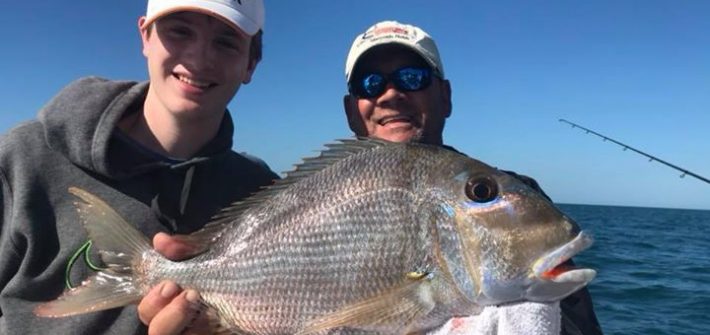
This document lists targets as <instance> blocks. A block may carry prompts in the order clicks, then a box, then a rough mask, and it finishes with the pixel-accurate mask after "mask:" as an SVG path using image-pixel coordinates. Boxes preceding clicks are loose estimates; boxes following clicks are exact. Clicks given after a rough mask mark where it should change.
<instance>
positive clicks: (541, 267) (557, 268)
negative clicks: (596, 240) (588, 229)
mask: <svg viewBox="0 0 710 335" xmlns="http://www.w3.org/2000/svg"><path fill="white" fill-rule="evenodd" d="M592 243H593V239H592V237H591V236H589V234H587V233H585V232H584V231H581V232H580V233H579V234H578V235H577V237H575V238H574V239H573V240H572V241H570V242H568V243H566V244H565V245H563V246H561V247H559V248H557V249H555V250H553V251H552V252H550V253H548V254H546V255H544V256H542V257H540V258H539V259H538V260H537V261H536V262H535V264H534V265H533V268H532V270H533V274H534V275H535V277H537V278H541V279H546V280H552V281H556V282H566V281H580V280H591V278H588V277H590V276H591V277H594V276H595V275H596V271H594V270H592V269H582V268H575V267H573V266H569V265H564V264H563V263H564V262H566V261H567V260H569V259H570V258H572V256H574V255H576V254H578V253H580V252H581V251H582V250H584V249H587V248H589V247H590V246H591V245H592Z"/></svg>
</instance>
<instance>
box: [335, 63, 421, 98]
mask: <svg viewBox="0 0 710 335" xmlns="http://www.w3.org/2000/svg"><path fill="white" fill-rule="evenodd" d="M431 75H432V71H431V69H430V68H428V67H415V66H407V67H403V68H401V69H398V70H396V71H394V72H392V73H390V74H389V75H383V74H381V73H374V72H373V73H364V74H361V75H358V76H356V77H355V78H354V79H353V80H351V81H350V83H349V84H348V91H349V92H350V94H352V95H354V96H357V97H360V98H375V97H378V96H380V95H381V94H382V93H384V91H385V88H386V87H387V83H388V82H392V84H393V85H394V87H396V88H397V89H398V90H400V91H403V92H414V91H419V90H423V89H425V88H427V87H429V85H430V84H431Z"/></svg>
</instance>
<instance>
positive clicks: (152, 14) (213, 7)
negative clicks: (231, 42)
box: [141, 0, 264, 36]
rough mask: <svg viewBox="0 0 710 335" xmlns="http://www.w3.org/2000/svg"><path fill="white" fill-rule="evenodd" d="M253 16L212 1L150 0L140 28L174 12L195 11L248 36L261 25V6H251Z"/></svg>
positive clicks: (262, 13)
mask: <svg viewBox="0 0 710 335" xmlns="http://www.w3.org/2000/svg"><path fill="white" fill-rule="evenodd" d="M253 11H254V13H252V14H253V15H254V16H255V18H254V19H252V18H250V17H247V16H246V15H244V14H243V13H241V12H240V11H238V10H236V9H235V8H233V7H230V6H227V5H224V4H221V3H218V2H212V1H204V0H181V1H152V3H151V4H149V8H148V13H147V15H146V20H145V22H144V23H143V25H142V26H141V28H146V27H148V26H149V25H150V24H152V23H153V22H155V21H156V20H158V19H159V18H161V17H164V16H166V15H169V14H172V13H176V12H197V13H201V14H206V15H210V16H212V17H215V18H217V19H219V20H221V21H223V22H224V23H226V24H227V25H229V26H230V27H232V28H235V29H239V30H241V31H243V32H244V33H246V34H247V35H249V36H253V35H254V34H256V33H257V32H258V31H259V30H260V29H261V26H262V25H263V22H264V19H263V18H264V11H263V7H260V8H259V7H258V6H257V8H253Z"/></svg>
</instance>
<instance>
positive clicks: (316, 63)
mask: <svg viewBox="0 0 710 335" xmlns="http://www.w3.org/2000/svg"><path fill="white" fill-rule="evenodd" d="M144 11H145V2H144V1H134V0H131V1H93V0H92V1H89V0H75V1H57V0H47V1H41V2H37V1H11V2H8V3H6V4H4V6H3V13H4V15H3V20H0V31H1V32H2V33H0V34H1V35H0V36H1V37H2V41H3V43H2V58H1V59H2V62H0V67H1V70H2V73H3V76H4V78H5V80H3V81H2V82H0V132H5V131H6V130H7V129H9V128H10V127H12V126H13V125H15V124H16V123H18V122H21V121H24V120H28V119H31V118H33V117H34V116H35V114H36V113H37V110H38V109H39V108H40V107H41V106H42V105H44V104H45V103H46V102H47V101H48V100H49V99H50V98H51V97H52V96H53V95H54V94H55V93H56V92H57V91H58V90H59V89H60V88H61V87H63V86H64V85H66V84H67V83H69V82H70V81H72V80H74V79H76V78H79V77H82V76H87V75H99V76H103V77H108V78H113V79H132V80H145V79H147V73H146V70H145V62H144V59H143V58H142V55H141V53H140V39H139V36H138V33H137V28H136V22H137V19H138V17H139V16H140V15H142V14H143V13H144ZM709 13H710V1H701V0H697V1H671V0H668V1H653V0H637V1H612V0H609V1H487V2H481V1H463V0H462V1H437V2H434V1H422V0H402V1H386V0H377V1H375V0H373V1H357V2H353V1H325V0H319V1H316V0H305V1H273V0H272V1H267V2H266V27H265V49H264V52H265V56H264V60H263V61H262V63H261V64H260V65H259V67H258V68H257V72H256V74H255V77H254V80H253V82H252V83H251V84H249V85H246V86H243V87H242V89H241V90H240V92H239V93H238V94H237V96H236V98H235V99H234V100H233V101H232V103H231V104H230V110H231V111H232V113H233V115H234V116H235V122H236V133H235V149H236V150H237V151H247V152H249V153H251V154H255V155H257V156H260V157H261V158H263V159H264V160H265V161H267V162H268V163H269V164H270V165H271V167H272V168H273V169H274V170H275V171H285V170H289V169H290V168H291V166H292V165H293V164H295V163H297V162H298V161H299V160H300V158H302V157H304V156H312V155H313V154H315V153H316V150H318V149H320V148H322V145H323V144H324V143H326V142H330V141H332V140H334V139H336V138H343V137H348V136H350V132H349V130H348V128H347V126H346V123H345V119H344V114H343V111H342V95H343V94H344V93H345V83H344V74H343V67H344V62H345V56H346V54H347V51H348V48H349V47H350V43H351V42H352V40H353V38H354V37H355V36H356V35H357V34H359V33H360V32H362V31H364V29H365V28H367V27H368V26H370V25H371V24H373V23H375V22H377V21H380V20H384V19H394V20H398V21H401V22H406V23H413V24H416V25H419V26H420V27H422V28H424V29H425V30H426V31H428V32H429V33H430V34H431V35H432V36H433V37H434V38H435V40H436V41H437V43H438V45H439V49H440V52H441V54H442V58H443V62H444V68H445V71H446V74H447V77H448V79H449V80H450V81H451V83H452V86H453V105H454V111H453V114H452V117H451V118H450V119H449V120H448V123H447V128H446V131H445V134H444V140H445V142H447V143H448V144H450V145H453V146H455V147H456V148H458V149H459V150H461V151H463V152H465V153H467V154H469V155H471V156H473V157H476V158H479V159H481V160H483V161H486V162H488V163H489V164H491V165H494V166H498V167H501V168H504V169H508V170H514V171H516V172H518V173H522V174H526V175H529V176H532V177H534V178H536V179H537V180H538V182H539V183H540V184H541V185H542V187H543V189H544V190H545V191H546V192H547V193H548V194H549V195H550V196H551V197H552V198H553V199H554V200H555V201H557V202H564V203H581V204H611V205H629V206H645V207H672V208H697V209H710V185H708V184H707V183H704V182H702V181H699V180H697V179H694V178H690V177H686V178H682V179H681V178H679V175H680V173H677V172H676V171H675V170H672V169H670V168H668V167H666V166H663V165H661V164H658V163H649V162H648V160H647V159H645V158H643V157H641V156H638V155H636V154H634V153H631V152H628V151H627V152H624V151H622V150H621V149H620V148H619V147H617V146H615V145H612V144H609V143H605V142H602V141H601V140H600V139H598V138H596V137H593V136H590V135H585V134H584V133H583V132H581V131H579V130H576V129H572V128H571V127H569V126H566V125H563V124H561V123H560V122H558V121H557V120H558V119H559V118H564V119H567V120H570V121H572V122H576V123H579V124H581V125H584V126H586V127H588V128H591V129H593V130H596V131H598V132H600V133H603V134H605V135H608V136H610V137H612V138H615V139H617V140H619V141H622V142H625V143H627V144H628V145H631V146H634V147H636V148H638V149H640V150H642V151H646V152H648V153H651V154H654V155H656V156H658V157H660V158H662V159H665V160H667V161H670V162H672V163H674V164H676V165H679V166H681V167H683V168H686V169H688V170H690V171H693V172H695V173H697V174H700V175H702V176H705V177H706V178H710V131H709V130H708V128H710V20H708V15H709Z"/></svg>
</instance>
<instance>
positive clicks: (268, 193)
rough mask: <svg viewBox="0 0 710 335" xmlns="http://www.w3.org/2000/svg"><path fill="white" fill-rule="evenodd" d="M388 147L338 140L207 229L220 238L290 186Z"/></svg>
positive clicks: (373, 141)
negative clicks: (228, 227) (237, 220)
mask: <svg viewBox="0 0 710 335" xmlns="http://www.w3.org/2000/svg"><path fill="white" fill-rule="evenodd" d="M388 144H391V143H390V142H387V141H383V140H377V139H370V138H364V137H358V138H351V139H339V140H336V142H335V143H328V144H326V145H325V147H326V148H327V149H325V150H322V151H321V152H320V154H319V155H318V156H316V157H308V158H304V159H303V162H302V163H300V164H298V165H296V166H295V167H294V168H293V170H291V171H289V172H286V173H285V175H286V177H285V178H284V179H280V180H277V181H275V182H274V184H273V185H270V186H266V187H264V188H263V189H262V190H260V191H259V192H257V193H256V194H254V195H253V196H251V197H249V198H247V199H245V200H243V201H239V202H235V203H234V204H232V205H231V206H228V207H226V208H224V209H223V210H222V211H220V212H219V213H218V214H217V215H215V216H214V218H213V220H212V222H210V223H209V224H207V225H206V226H205V228H204V229H211V230H214V231H218V232H219V233H218V234H221V231H222V229H223V228H222V227H224V226H226V225H228V224H229V223H230V222H232V221H233V220H234V218H235V217H238V216H239V215H241V214H242V212H244V210H246V209H247V208H250V207H252V206H254V205H255V204H258V203H261V202H263V201H265V200H266V199H269V198H270V197H272V196H273V195H274V194H276V193H278V192H281V191H282V190H284V189H286V188H288V187H289V186H290V185H292V184H294V183H297V182H299V181H301V180H303V179H305V178H308V177H309V176H311V175H313V174H314V173H317V172H319V171H321V170H323V169H325V168H327V167H329V166H331V165H333V164H335V163H337V162H339V161H341V160H343V159H345V158H347V157H350V156H352V155H356V154H358V153H361V152H365V151H369V150H372V149H374V148H378V147H382V146H386V145H388ZM198 233H199V231H198ZM213 240H214V239H213Z"/></svg>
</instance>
